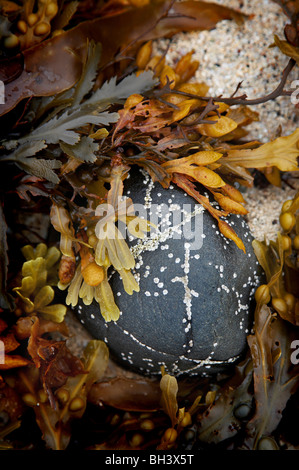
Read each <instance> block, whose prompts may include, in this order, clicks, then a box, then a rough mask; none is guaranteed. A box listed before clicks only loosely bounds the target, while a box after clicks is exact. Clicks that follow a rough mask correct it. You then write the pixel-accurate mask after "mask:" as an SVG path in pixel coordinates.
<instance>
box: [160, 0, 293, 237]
mask: <svg viewBox="0 0 299 470" xmlns="http://www.w3.org/2000/svg"><path fill="white" fill-rule="evenodd" d="M214 3H217V4H220V5H224V6H227V7H231V8H234V9H237V10H239V11H241V12H243V13H245V14H247V15H249V18H248V19H247V20H246V21H245V23H244V24H243V25H237V24H236V23H235V22H234V21H229V20H224V21H221V22H219V23H218V24H217V26H216V28H215V29H213V30H211V31H201V32H190V33H179V34H177V35H175V36H174V37H173V38H172V39H171V41H170V40H165V39H162V40H159V41H157V42H156V43H155V47H156V50H157V51H159V52H160V53H161V52H163V51H165V50H166V49H167V47H168V51H167V54H166V61H167V62H168V63H169V65H172V64H175V62H176V61H177V60H178V59H179V58H180V57H181V56H182V55H184V54H185V53H187V52H189V51H190V50H194V54H193V58H194V59H195V60H198V61H199V63H200V66H199V68H198V70H197V73H196V75H195V77H194V81H204V82H205V83H207V84H208V85H209V87H210V89H209V94H210V95H211V96H218V95H223V96H230V95H231V94H232V93H233V92H234V91H235V90H236V87H237V86H238V84H239V83H240V82H241V81H242V87H241V89H240V90H239V93H241V94H242V93H246V94H247V96H248V99H253V98H257V97H260V96H265V95H266V94H268V93H270V92H271V91H272V90H273V89H275V88H276V86H277V85H278V84H279V82H280V79H281V74H282V71H283V69H284V68H285V66H286V65H287V63H288V58H287V57H286V56H284V55H283V54H282V53H281V52H280V51H279V49H278V48H277V47H269V46H270V45H271V44H273V36H274V34H276V35H277V36H279V37H280V38H281V39H284V35H283V29H284V26H285V24H286V23H287V22H289V21H288V18H287V17H286V16H285V15H284V13H283V11H282V9H281V8H280V6H279V5H278V4H276V3H275V2H274V1H271V0H244V1H238V0H214ZM169 41H170V43H169ZM298 78H299V74H298V67H296V68H295V69H294V70H293V71H292V73H291V74H290V76H289V79H288V82H287V86H286V88H287V89H292V90H295V88H296V87H295V86H294V83H293V82H294V80H296V79H297V80H298ZM292 85H293V86H292ZM297 88H298V87H297ZM252 109H253V110H255V111H257V112H258V113H259V116H260V120H259V121H258V122H254V123H252V124H251V125H250V126H249V127H248V129H249V131H250V132H249V135H248V136H247V139H251V140H259V141H261V142H268V141H270V140H272V139H273V138H274V137H275V135H276V132H277V130H278V128H280V129H281V134H282V135H289V134H290V133H292V132H293V131H294V130H295V129H296V128H297V126H298V119H299V109H298V108H296V107H295V104H294V103H292V101H291V98H290V97H279V98H277V99H276V100H275V101H268V102H267V103H264V104H260V105H257V106H252ZM291 184H292V185H293V188H291V187H290V186H289V185H288V184H285V183H283V184H282V186H281V188H277V187H274V186H273V185H272V186H270V187H266V188H260V187H259V188H250V189H248V190H246V192H245V199H246V201H247V206H246V207H247V209H248V210H249V214H248V217H247V220H248V224H249V226H250V229H251V231H252V234H253V236H254V237H255V238H257V239H259V240H262V239H264V236H266V238H267V239H275V237H276V234H277V231H278V230H279V224H278V219H279V213H280V209H281V205H282V204H283V202H284V201H285V200H286V199H289V198H292V197H293V196H294V194H295V193H296V190H298V189H299V180H298V179H296V178H292V180H291Z"/></svg>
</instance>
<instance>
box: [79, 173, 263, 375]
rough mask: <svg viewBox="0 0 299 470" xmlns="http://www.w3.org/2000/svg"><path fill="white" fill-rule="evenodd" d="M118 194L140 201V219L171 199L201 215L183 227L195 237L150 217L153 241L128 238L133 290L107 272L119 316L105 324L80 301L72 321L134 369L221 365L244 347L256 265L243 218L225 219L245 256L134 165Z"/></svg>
mask: <svg viewBox="0 0 299 470" xmlns="http://www.w3.org/2000/svg"><path fill="white" fill-rule="evenodd" d="M124 194H125V195H127V196H128V197H131V198H132V200H133V202H134V204H145V206H146V207H148V213H147V214H148V217H151V216H153V215H157V214H159V210H160V209H161V204H163V203H164V204H166V205H168V206H169V204H170V203H171V204H172V206H170V207H171V208H172V209H173V210H175V209H176V207H177V208H179V209H180V211H179V213H180V214H181V209H182V208H183V206H185V207H184V209H187V212H189V213H190V212H193V211H194V210H195V209H197V210H199V212H200V213H201V215H197V216H196V217H195V216H194V217H192V224H191V227H189V228H191V229H192V230H194V229H195V228H196V230H197V232H196V237H195V239H193V240H192V239H186V236H188V233H187V232H186V227H187V226H188V225H185V226H183V225H181V226H180V227H179V230H180V229H181V230H183V235H184V236H185V238H182V237H180V238H179V239H176V238H175V237H178V236H180V234H179V230H175V231H174V232H173V233H172V234H171V233H170V232H169V228H170V229H171V227H172V226H173V219H172V217H170V221H171V225H169V226H167V225H166V224H165V215H166V218H167V213H166V212H165V213H164V216H163V217H160V218H159V219H158V222H159V225H158V229H159V230H160V234H159V237H158V238H159V240H157V239H156V238H157V235H155V234H157V231H154V232H153V233H152V235H151V236H149V237H147V238H146V239H145V240H143V241H141V242H140V241H138V240H137V239H136V238H135V239H134V240H131V241H130V242H129V243H130V246H131V247H132V249H133V252H134V253H135V257H136V267H135V269H134V275H135V277H136V279H137V280H138V282H139V286H140V292H138V293H136V292H134V293H133V295H128V294H127V293H126V292H125V291H124V289H123V285H122V281H121V279H120V277H119V275H118V273H112V276H111V279H110V283H111V286H112V289H113V292H114V295H115V300H116V303H117V305H118V307H119V309H120V310H121V317H120V319H119V320H118V321H117V322H109V323H106V322H105V321H104V320H103V318H102V316H101V314H100V310H99V306H98V304H96V303H93V304H92V305H90V306H85V305H83V304H81V306H80V307H79V309H78V316H79V318H80V320H81V321H82V323H84V325H85V327H86V328H87V329H88V330H89V331H90V332H91V333H92V334H93V335H94V337H96V338H99V339H104V340H105V341H106V342H107V344H108V346H109V350H110V354H111V357H112V358H114V359H115V360H116V361H118V362H121V363H122V364H123V365H124V366H125V367H129V368H131V369H133V370H137V371H139V372H141V373H144V374H157V373H160V368H161V365H164V366H165V368H166V370H167V371H168V372H170V373H173V374H176V375H179V374H182V373H188V374H189V375H190V374H206V373H215V372H220V371H221V372H222V371H227V370H229V367H230V366H231V365H232V364H234V363H235V362H236V361H238V360H239V359H240V357H242V355H243V354H244V351H245V350H246V347H247V341H246V337H247V335H248V334H249V333H250V330H251V326H252V299H253V293H254V289H255V286H256V284H257V281H258V271H259V267H258V263H257V260H256V257H255V255H254V252H253V249H252V246H251V242H252V236H251V234H250V232H249V228H248V226H247V224H246V222H245V221H244V219H243V218H242V217H241V216H235V215H234V216H230V217H228V219H227V221H228V222H229V223H230V224H231V225H232V226H233V228H234V229H235V231H236V232H237V234H238V235H239V236H240V237H241V238H242V240H243V242H244V244H245V247H246V254H245V253H244V252H243V251H241V250H240V249H239V248H237V246H236V245H235V243H234V242H233V241H230V240H228V239H227V238H225V237H224V236H223V235H222V234H221V233H219V231H218V225H217V221H215V219H214V218H212V217H211V216H210V214H209V213H207V212H206V211H204V210H203V209H202V207H201V206H200V205H198V204H196V203H195V202H194V200H193V199H192V198H191V197H189V196H188V195H186V194H185V193H184V192H183V191H182V190H180V189H178V188H177V187H175V188H174V187H173V186H171V187H170V189H163V188H162V187H161V185H160V184H159V183H155V184H153V183H152V181H151V179H150V178H149V176H148V175H146V174H145V173H143V172H141V171H139V170H138V171H137V172H136V171H134V172H132V174H131V176H130V178H129V179H128V180H127V181H126V182H125V192H124ZM186 205H187V207H186ZM188 205H190V206H189V207H188ZM159 208H160V209H159ZM162 209H163V207H162ZM164 209H165V206H164ZM189 209H191V210H189ZM151 211H152V213H151ZM162 212H163V211H162ZM168 214H173V213H171V211H170V212H169V211H168ZM182 220H185V221H186V219H183V218H182ZM201 222H202V228H203V232H202V233H201ZM164 229H165V230H164ZM167 230H168V231H167ZM161 233H162V235H161ZM155 237H156V238H155ZM195 242H196V243H195ZM201 243H202V246H200V244H201ZM196 244H197V248H196ZM188 245H189V246H188ZM194 248H196V249H194Z"/></svg>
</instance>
